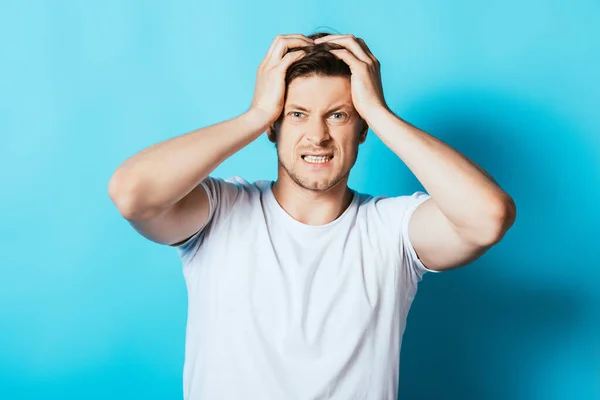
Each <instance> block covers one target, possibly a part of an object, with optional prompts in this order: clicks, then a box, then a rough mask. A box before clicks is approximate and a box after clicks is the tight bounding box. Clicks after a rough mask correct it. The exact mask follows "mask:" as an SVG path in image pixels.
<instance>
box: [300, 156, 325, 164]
mask: <svg viewBox="0 0 600 400" xmlns="http://www.w3.org/2000/svg"><path fill="white" fill-rule="evenodd" d="M303 158H304V160H305V161H308V162H309V163H315V164H320V163H324V162H327V161H329V159H330V156H304V157H303Z"/></svg>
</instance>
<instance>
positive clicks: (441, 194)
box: [367, 107, 514, 233]
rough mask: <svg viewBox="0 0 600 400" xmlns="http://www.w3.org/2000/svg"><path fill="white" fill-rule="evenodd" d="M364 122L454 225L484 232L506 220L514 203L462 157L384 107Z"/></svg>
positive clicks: (480, 170) (492, 181)
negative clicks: (410, 172) (491, 224)
mask: <svg viewBox="0 0 600 400" xmlns="http://www.w3.org/2000/svg"><path fill="white" fill-rule="evenodd" d="M367 122H368V124H369V126H370V127H371V129H372V130H373V131H374V132H375V133H376V134H377V136H378V137H379V138H380V139H381V140H382V141H383V142H384V143H385V144H386V145H387V146H388V147H389V148H390V149H391V150H392V151H393V152H394V153H395V154H396V155H397V156H398V157H400V158H401V159H402V161H403V162H404V163H405V164H406V165H407V166H408V168H409V169H410V170H411V171H412V172H413V173H414V174H415V176H416V177H417V179H418V180H419V181H420V182H421V184H422V185H423V187H424V188H425V189H426V190H427V192H428V193H429V194H430V195H431V197H432V199H433V200H434V201H435V203H436V205H437V206H438V207H439V209H440V210H441V211H442V213H443V214H444V215H445V216H446V217H447V218H448V219H449V220H450V221H451V222H452V223H453V224H454V225H455V226H457V227H459V228H468V229H481V231H482V233H483V232H484V231H485V229H488V227H489V226H490V223H489V221H501V220H502V219H504V218H506V215H507V211H508V210H510V209H511V207H512V205H513V204H514V203H512V199H511V198H510V196H509V195H508V194H507V193H506V192H504V191H503V190H502V189H501V188H500V187H499V186H498V184H497V183H496V182H495V180H494V179H493V178H492V177H491V176H489V175H488V174H487V173H486V172H485V171H484V170H483V169H481V167H479V166H477V165H476V164H475V163H473V162H472V161H470V160H469V159H468V158H467V157H466V156H464V155H462V154H461V153H459V152H458V151H456V150H454V149H453V148H452V147H450V146H448V145H447V144H445V143H444V142H442V141H441V140H439V139H437V138H435V137H433V136H431V135H429V134H428V133H426V132H424V131H422V130H420V129H418V128H416V127H415V126H413V125H411V124H409V123H408V122H406V121H404V120H402V119H401V118H399V117H397V116H396V115H394V114H393V113H392V112H391V111H389V110H388V109H386V108H383V107H382V108H380V109H377V110H376V111H374V112H373V113H372V114H371V115H370V116H369V119H368V120H367Z"/></svg>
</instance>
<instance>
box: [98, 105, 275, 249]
mask: <svg viewBox="0 0 600 400" xmlns="http://www.w3.org/2000/svg"><path fill="white" fill-rule="evenodd" d="M270 122H271V121H270V119H269V118H268V117H267V116H266V115H265V114H264V112H262V110H260V109H250V110H248V111H247V112H246V113H244V114H242V115H240V116H238V117H236V118H233V119H230V120H228V121H224V122H221V123H219V124H216V125H212V126H209V127H206V128H202V129H198V130H195V131H192V132H189V133H187V134H185V135H182V136H177V137H175V138H172V139H169V140H166V141H163V142H160V143H157V144H155V145H153V146H151V147H149V148H147V149H144V150H142V151H141V152H139V153H137V154H135V155H133V156H132V157H130V158H128V159H127V160H125V162H123V164H121V165H120V166H119V167H118V168H117V170H116V171H115V172H114V174H113V176H112V177H111V179H110V182H109V184H108V193H109V196H110V198H111V199H112V201H113V203H114V204H115V206H116V207H117V209H118V210H119V213H120V214H121V215H122V216H123V217H124V218H125V219H127V220H128V221H129V222H130V224H131V225H132V226H133V227H134V228H135V229H136V230H137V231H138V232H139V233H140V234H142V235H143V236H144V237H146V238H148V239H150V240H152V241H154V242H157V243H161V244H169V245H177V244H180V243H181V242H183V241H185V240H186V239H188V238H189V237H191V236H192V235H193V234H194V233H196V232H197V231H198V230H199V229H200V228H201V226H203V225H204V224H205V223H206V220H207V219H208V216H209V203H208V196H207V193H206V191H205V190H204V188H203V187H202V186H201V185H199V183H200V182H201V181H202V180H203V179H204V178H206V177H207V176H208V175H209V174H210V173H211V172H212V171H213V170H214V169H215V168H216V167H217V166H219V165H220V164H221V163H222V162H223V161H225V160H226V159H227V158H229V157H230V156H231V155H233V154H234V153H235V152H237V151H238V150H240V149H241V148H243V147H244V146H246V145H248V144H249V143H251V142H252V141H253V140H255V139H256V138H257V137H258V136H260V135H261V134H262V133H263V132H264V131H265V130H266V128H267V126H268V125H269V123H270Z"/></svg>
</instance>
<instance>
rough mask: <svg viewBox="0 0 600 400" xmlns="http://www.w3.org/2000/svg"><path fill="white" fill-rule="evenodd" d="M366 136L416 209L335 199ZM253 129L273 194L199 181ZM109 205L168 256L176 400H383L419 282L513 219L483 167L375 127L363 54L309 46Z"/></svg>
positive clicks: (296, 43) (371, 76) (118, 184)
mask: <svg viewBox="0 0 600 400" xmlns="http://www.w3.org/2000/svg"><path fill="white" fill-rule="evenodd" d="M298 49H303V50H298ZM369 127H370V128H371V129H372V130H373V132H375V134H377V135H378V136H379V137H380V139H381V140H382V141H383V142H384V143H385V144H386V145H387V146H389V148H390V149H391V150H392V151H393V152H394V153H395V154H397V155H398V157H400V158H401V159H402V160H403V161H404V162H405V163H406V164H407V166H408V167H409V168H410V169H411V171H412V172H413V173H414V174H415V175H416V177H417V178H418V179H419V181H420V182H421V183H422V184H423V186H424V187H425V189H426V190H427V191H428V192H429V193H431V195H428V194H426V193H423V192H415V193H414V194H413V195H411V196H408V195H407V196H399V197H381V196H380V197H372V196H370V195H366V194H362V193H358V192H356V191H354V190H352V189H350V188H348V186H347V182H348V176H349V173H350V169H351V168H352V166H353V165H354V163H355V161H356V156H357V152H358V146H359V144H360V143H363V142H364V141H365V138H366V135H367V129H368V128H369ZM265 131H267V133H268V137H269V139H270V140H271V141H273V142H274V143H275V144H276V147H277V155H278V159H279V165H278V178H277V181H276V182H268V181H258V182H254V183H249V182H247V181H245V180H244V179H242V178H240V177H234V178H230V179H227V180H223V179H221V178H216V177H212V176H209V174H210V173H211V172H212V171H213V170H214V169H215V168H216V167H217V166H218V165H219V164H221V163H222V162H223V161H224V160H226V159H227V158H228V157H230V156H231V155H232V154H234V153H235V152H237V151H238V150H240V149H242V148H243V147H244V146H246V145H247V144H249V143H250V142H252V141H253V140H255V139H256V138H257V137H259V136H260V135H261V134H262V133H263V132H265ZM389 178H390V179H395V178H394V177H393V176H390V177H389ZM109 193H110V197H111V198H112V200H113V201H114V203H115V204H116V206H117V208H118V210H119V212H120V213H121V214H122V215H123V217H125V218H126V219H127V220H128V221H129V222H130V223H131V224H132V226H133V227H134V228H135V229H136V230H137V231H139V232H140V233H141V234H142V235H144V236H145V237H147V238H148V239H150V240H152V241H155V242H157V243H162V244H168V245H172V246H177V249H178V253H179V255H180V256H181V259H182V263H183V272H184V276H185V280H186V285H187V290H188V301H189V303H188V322H187V336H186V351H185V366H184V397H185V398H186V399H326V398H327V399H329V398H331V399H333V398H335V399H396V397H397V392H398V371H399V354H400V346H401V340H402V334H403V332H404V328H405V321H406V316H407V313H408V311H409V308H410V305H411V302H412V300H413V298H414V296H415V293H416V290H417V283H418V282H419V281H420V280H421V279H422V276H423V274H424V273H425V272H426V271H443V270H448V269H451V268H457V267H459V266H463V265H466V264H468V263H470V262H472V261H473V260H475V259H476V258H478V257H480V256H481V255H482V254H483V253H484V252H485V251H486V250H487V249H489V248H490V247H491V246H493V245H494V244H495V243H497V242H498V241H500V240H501V238H502V237H503V236H504V234H505V232H506V231H507V230H508V229H509V227H510V226H511V225H512V224H513V222H514V220H515V216H516V209H515V204H514V202H513V201H512V199H511V197H510V196H509V195H508V194H506V193H505V192H504V191H503V190H502V189H501V188H500V187H498V185H497V184H496V182H495V181H494V180H493V179H492V178H491V177H490V176H489V175H487V174H486V173H485V172H484V171H483V170H482V169H481V168H479V167H478V166H476V165H475V164H473V163H472V162H471V161H470V160H468V159H467V158H466V157H464V156H463V155H461V154H460V153H458V152H457V151H455V150H453V149H452V148H450V147H449V146H447V145H446V144H444V143H443V142H441V141H440V140H438V139H436V138H434V137H432V136H430V135H428V134H427V133H425V132H423V131H421V130H419V129H417V128H416V127H414V126H412V125H410V124H408V123H407V122H405V121H404V120H402V119H401V118H399V117H397V116H395V115H394V114H393V113H392V112H391V111H390V109H389V108H388V106H387V105H386V102H385V100H384V96H383V90H382V85H381V78H380V72H379V62H378V61H377V59H376V58H375V57H374V56H373V54H372V53H371V52H370V50H369V48H368V47H367V45H366V44H365V42H364V41H363V40H361V39H358V38H355V37H354V36H352V35H328V34H323V33H321V34H315V35H311V36H308V37H305V36H303V35H281V36H278V37H277V38H276V39H275V40H274V42H273V43H272V45H271V47H270V48H269V51H268V53H267V55H266V57H265V58H264V60H263V61H262V63H261V65H260V66H259V68H258V73H257V80H256V88H255V93H254V97H253V100H252V105H251V107H250V108H249V110H248V111H247V112H246V113H244V114H243V115H240V116H238V117H236V118H234V119H231V120H228V121H225V122H222V123H220V124H216V125H213V126H210V127H206V128H203V129H199V130H197V131H193V132H190V133H188V134H185V135H182V136H179V137H175V138H173V139H170V140H167V141H164V142H161V143H158V144H156V145H154V146H151V147H150V148H148V149H147V150H144V151H142V152H140V153H138V154H136V155H134V156H133V157H131V158H130V159H128V160H126V161H125V162H124V163H123V165H121V166H120V167H119V168H118V169H117V171H115V174H114V176H113V177H112V179H111V181H110V183H109Z"/></svg>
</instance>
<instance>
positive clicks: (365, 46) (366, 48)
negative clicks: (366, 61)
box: [356, 38, 379, 65]
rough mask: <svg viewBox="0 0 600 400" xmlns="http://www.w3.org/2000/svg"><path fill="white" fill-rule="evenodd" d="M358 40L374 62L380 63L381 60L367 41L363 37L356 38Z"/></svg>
mask: <svg viewBox="0 0 600 400" xmlns="http://www.w3.org/2000/svg"><path fill="white" fill-rule="evenodd" d="M356 41H357V42H358V44H360V46H361V47H362V48H363V50H364V51H365V53H366V54H367V55H368V56H369V58H370V59H371V60H372V61H373V63H374V64H377V65H379V60H378V59H377V58H376V57H375V56H374V55H373V52H372V51H371V49H369V46H367V44H366V43H365V41H364V40H363V39H362V38H356Z"/></svg>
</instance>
